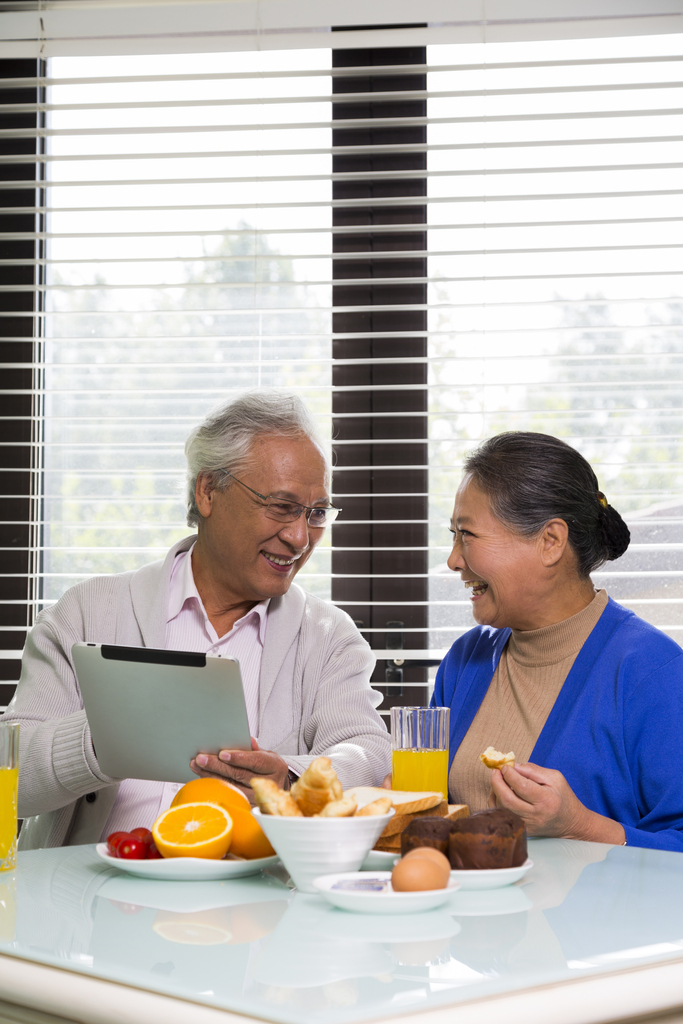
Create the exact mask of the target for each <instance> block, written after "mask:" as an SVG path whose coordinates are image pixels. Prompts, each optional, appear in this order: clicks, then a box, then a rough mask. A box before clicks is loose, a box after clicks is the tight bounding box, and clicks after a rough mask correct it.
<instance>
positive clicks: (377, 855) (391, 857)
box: [360, 850, 401, 871]
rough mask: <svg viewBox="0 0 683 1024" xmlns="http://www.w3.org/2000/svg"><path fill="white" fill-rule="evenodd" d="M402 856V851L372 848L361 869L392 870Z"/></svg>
mask: <svg viewBox="0 0 683 1024" xmlns="http://www.w3.org/2000/svg"><path fill="white" fill-rule="evenodd" d="M400 856H401V854H400V853H392V852H387V851H386V850H370V852H369V854H368V855H367V857H366V858H365V860H364V861H363V863H362V864H361V866H360V869H361V871H390V870H391V869H392V868H393V866H394V864H395V863H396V861H397V860H398V859H399V858H400Z"/></svg>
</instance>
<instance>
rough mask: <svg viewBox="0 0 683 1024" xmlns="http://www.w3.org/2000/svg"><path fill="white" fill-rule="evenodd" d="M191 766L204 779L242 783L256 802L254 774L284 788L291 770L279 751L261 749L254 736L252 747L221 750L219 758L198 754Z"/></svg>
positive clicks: (247, 795) (250, 798)
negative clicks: (252, 783) (252, 785)
mask: <svg viewBox="0 0 683 1024" xmlns="http://www.w3.org/2000/svg"><path fill="white" fill-rule="evenodd" d="M190 768H191V769H192V771H193V772H195V773H196V774H197V775H200V776H202V778H211V777H218V778H220V779H226V780H227V781H228V782H231V783H232V784H233V786H238V787H239V788H240V789H241V790H242V792H243V793H244V795H245V796H246V797H248V799H249V801H250V803H253V802H254V791H253V790H252V788H251V779H252V778H253V776H254V775H258V776H259V778H261V779H272V780H273V782H275V783H276V784H277V785H278V786H279V787H280V789H284V788H285V781H286V780H287V777H288V776H287V772H288V770H289V769H288V768H287V763H286V761H283V760H282V758H281V757H280V755H279V754H274V753H273V751H272V750H261V749H260V747H259V745H258V743H257V742H256V740H255V739H254V737H253V736H252V738H251V750H221V752H220V753H219V754H218V756H217V757H216V756H215V755H213V754H197V756H196V758H195V759H194V760H193V761H190Z"/></svg>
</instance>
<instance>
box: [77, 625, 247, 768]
mask: <svg viewBox="0 0 683 1024" xmlns="http://www.w3.org/2000/svg"><path fill="white" fill-rule="evenodd" d="M71 653H72V655H73V659H74V665H75V667H76V677H77V679H78V685H79V687H80V690H81V696H82V698H83V707H84V708H85V713H86V715H87V718H88V722H89V724H90V732H91V735H92V741H93V746H94V748H95V753H96V757H97V762H98V764H99V766H100V768H101V769H102V771H103V772H105V774H107V775H111V776H112V777H113V778H117V779H155V780H159V781H162V782H188V781H189V780H190V779H195V778H196V777H197V776H196V775H195V774H194V772H193V771H192V770H191V768H190V761H191V760H192V758H193V757H195V755H196V754H198V753H204V754H217V753H218V752H219V751H221V750H226V749H228V750H251V737H250V734H249V722H248V719H247V708H246V704H245V701H244V691H243V689H242V678H241V675H240V668H239V664H238V662H237V661H235V659H234V658H222V657H221V656H220V655H209V654H197V653H194V652H191V651H161V650H155V649H153V648H149V647H122V646H118V645H115V644H91V643H76V644H74V645H73V647H72V648H71Z"/></svg>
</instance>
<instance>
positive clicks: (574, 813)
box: [491, 764, 626, 845]
mask: <svg viewBox="0 0 683 1024" xmlns="http://www.w3.org/2000/svg"><path fill="white" fill-rule="evenodd" d="M491 790H492V795H493V796H494V798H495V802H496V804H498V805H499V806H501V807H507V809H508V810H510V811H514V812H515V814H518V815H519V816H520V818H521V819H522V821H523V822H524V824H525V825H526V829H527V832H528V833H529V835H530V836H555V837H556V838H560V839H584V840H587V841H588V842H593V843H614V844H616V845H623V844H624V842H625V840H626V835H625V833H624V829H623V826H622V825H620V824H619V822H618V821H612V819H611V818H605V817H604V816H603V815H602V814H596V813H595V811H590V810H589V809H588V808H587V807H586V806H585V805H584V804H582V803H581V801H580V800H579V799H578V797H577V796H576V795H575V794H574V792H573V791H572V789H571V787H570V786H569V783H568V782H567V780H566V779H565V777H564V775H563V774H562V773H561V772H558V771H555V770H554V769H552V768H541V767H539V765H536V764H516V765H514V766H513V765H504V766H503V768H501V769H498V768H496V769H494V770H493V771H492V772H491Z"/></svg>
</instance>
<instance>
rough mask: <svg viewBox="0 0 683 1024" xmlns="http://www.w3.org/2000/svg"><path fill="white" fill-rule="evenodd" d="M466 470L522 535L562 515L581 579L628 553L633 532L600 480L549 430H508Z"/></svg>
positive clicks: (469, 458)
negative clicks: (546, 432) (543, 431)
mask: <svg viewBox="0 0 683 1024" xmlns="http://www.w3.org/2000/svg"><path fill="white" fill-rule="evenodd" d="M465 473H466V474H470V475H471V477H472V478H473V479H474V481H475V483H476V484H477V485H478V486H479V487H480V488H481V490H482V491H484V493H485V494H486V495H487V496H488V498H489V500H490V502H491V511H492V512H493V514H494V515H495V516H496V518H497V519H500V520H501V522H503V523H505V524H506V525H507V526H509V527H510V529H511V530H514V531H515V532H516V533H519V534H521V535H522V536H525V537H533V536H535V535H536V534H539V533H540V532H541V531H542V530H543V528H544V527H545V525H546V523H549V522H550V520H551V519H564V521H565V522H566V524H567V526H568V528H569V543H570V544H571V546H572V549H573V551H574V554H575V555H576V560H577V568H578V571H579V574H580V575H581V576H582V577H586V576H588V575H589V574H590V573H591V572H593V570H594V569H597V568H598V567H599V566H601V565H603V563H604V562H609V561H612V559H614V558H619V556H620V555H623V553H624V552H625V551H626V549H627V547H628V545H629V541H630V539H631V534H630V533H629V530H628V527H627V525H626V523H625V522H624V520H623V519H622V518H621V516H620V515H619V513H618V512H617V510H616V509H614V508H612V506H611V505H608V504H607V500H606V498H605V496H604V494H603V493H602V492H601V491H600V490H599V489H598V478H597V477H596V475H595V473H594V472H593V470H592V469H591V467H590V464H589V463H588V462H586V460H585V459H584V457H583V455H580V454H579V452H577V451H576V449H575V448H572V447H571V445H568V444H566V443H565V442H564V441H560V439H559V438H558V437H551V435H550V434H535V433H531V432H528V431H522V430H510V431H507V432H506V433H504V434H497V435H496V436H495V437H491V438H489V440H488V441H484V442H483V444H481V445H480V446H479V448H477V449H475V450H474V451H473V452H470V453H469V455H467V456H466V458H465Z"/></svg>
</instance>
